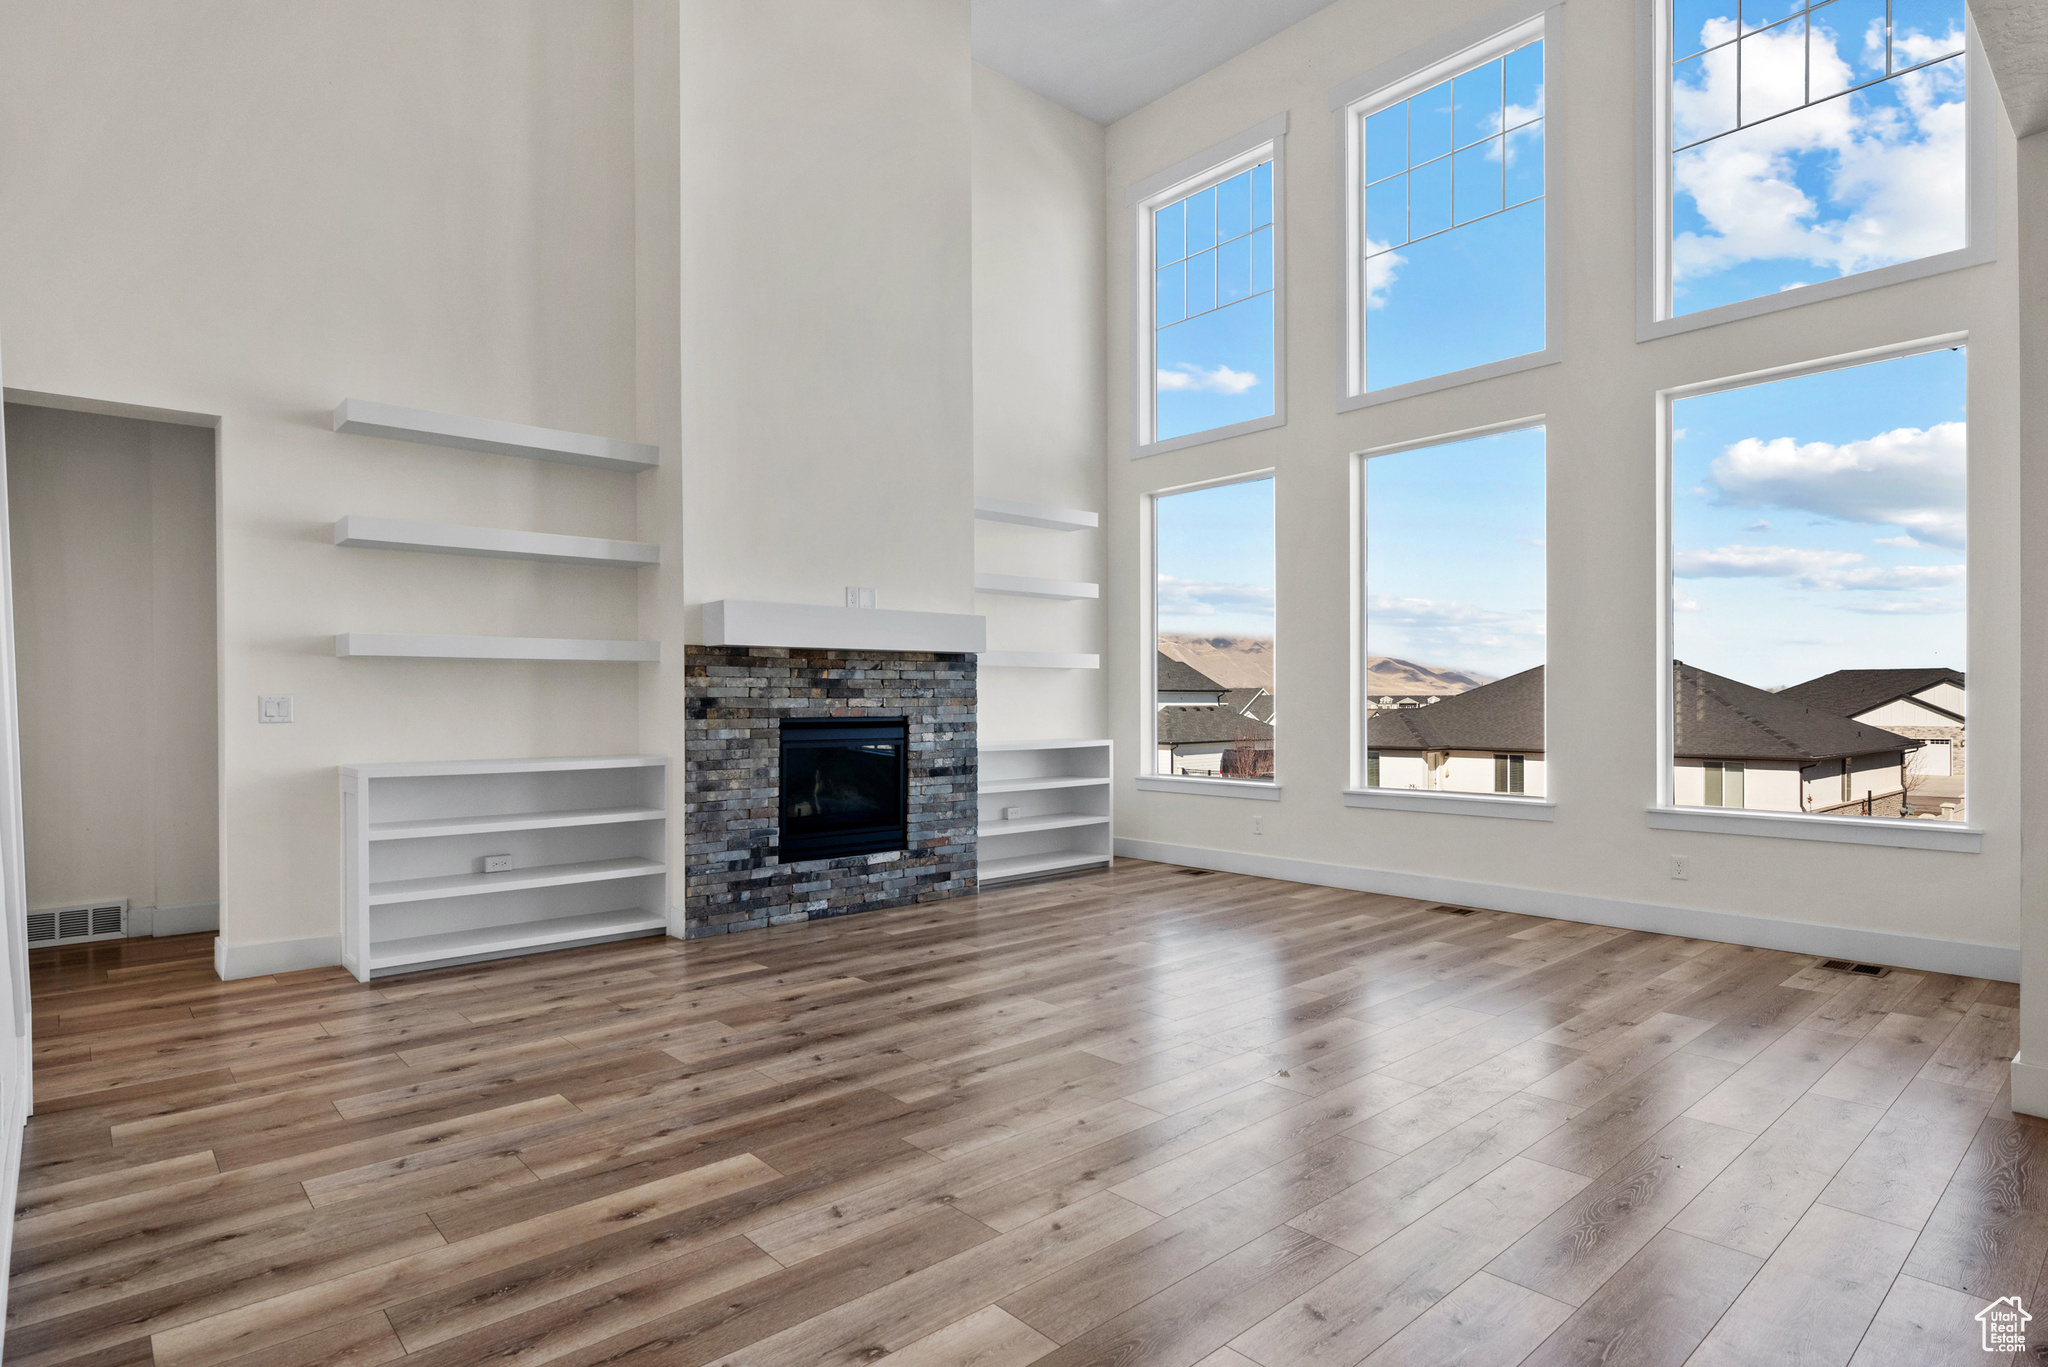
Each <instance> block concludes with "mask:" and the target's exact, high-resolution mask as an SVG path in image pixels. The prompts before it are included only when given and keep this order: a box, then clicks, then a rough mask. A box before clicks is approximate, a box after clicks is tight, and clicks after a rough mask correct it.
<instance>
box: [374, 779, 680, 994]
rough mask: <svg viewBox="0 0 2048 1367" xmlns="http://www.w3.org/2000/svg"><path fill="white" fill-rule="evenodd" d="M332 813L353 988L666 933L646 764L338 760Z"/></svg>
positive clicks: (656, 783) (655, 804)
mask: <svg viewBox="0 0 2048 1367" xmlns="http://www.w3.org/2000/svg"><path fill="white" fill-rule="evenodd" d="M341 805H342V824H343V832H344V840H345V842H346V877H345V889H344V892H345V895H344V898H343V933H342V962H343V963H344V964H346V965H347V967H348V969H349V971H350V972H352V973H354V974H355V975H356V977H357V978H359V979H361V980H363V981H364V982H368V981H369V980H370V979H371V978H374V977H378V976H381V975H384V974H389V973H397V972H415V971H418V970H420V969H425V968H439V967H445V966H447V965H449V964H457V963H468V962H471V961H473V960H478V959H493V958H502V957H504V956H506V955H511V954H530V953H534V952H536V951H539V950H547V949H567V948H570V947H571V946H575V945H587V944H597V943H599V942H602V941H605V940H621V939H627V938H629V937H632V936H636V935H658V934H662V933H665V932H666V931H667V930H668V929H669V921H668V866H667V865H666V864H665V863H663V862H662V861H663V859H664V857H665V849H666V838H665V837H666V832H667V827H668V761H667V760H666V759H664V758H663V757H661V756H659V755H612V756H599V757H595V758H585V759H537V760H531V759H530V760H458V761H450V762H448V763H400V764H351V765H345V766H343V768H342V770H341ZM495 856H503V857H505V858H506V859H507V860H508V861H509V865H510V866H509V867H507V868H505V869H502V870H495V869H494V870H492V871H489V872H486V871H485V867H484V864H485V860H486V858H488V857H495Z"/></svg>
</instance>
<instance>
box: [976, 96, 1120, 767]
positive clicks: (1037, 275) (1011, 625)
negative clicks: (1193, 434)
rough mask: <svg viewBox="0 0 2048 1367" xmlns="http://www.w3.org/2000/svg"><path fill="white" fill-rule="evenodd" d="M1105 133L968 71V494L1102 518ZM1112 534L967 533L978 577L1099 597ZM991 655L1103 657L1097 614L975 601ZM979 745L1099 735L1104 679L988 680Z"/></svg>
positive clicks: (1000, 599)
mask: <svg viewBox="0 0 2048 1367" xmlns="http://www.w3.org/2000/svg"><path fill="white" fill-rule="evenodd" d="M1102 145H1103V130H1102V129H1101V127H1099V126H1098V125H1096V124H1094V123H1091V122H1090V121H1089V120H1087V119H1084V118H1082V117H1081V116H1080V115H1079V114H1075V113H1073V112H1071V111H1069V110H1067V109H1063V108H1061V107H1060V106H1059V105H1056V104H1054V103H1053V102H1052V101H1050V100H1048V99H1045V98H1044V97H1043V96H1040V95H1036V94H1034V93H1032V92H1031V91H1029V90H1026V89H1025V88H1024V87H1023V86H1020V85H1018V84H1017V83H1016V82H1015V81H1012V80H1010V79H1009V78H1008V77H1006V76H1003V75H1000V74H998V73H997V72H994V71H991V70H989V69H988V68H987V67H983V66H977V67H975V68H974V488H975V492H976V493H978V494H982V495H985V496H987V497H990V498H1003V499H1011V500H1014V501H1017V502H1021V503H1044V504H1051V505H1053V506H1055V507H1065V508H1082V509H1086V510H1088V511H1091V512H1096V513H1100V512H1101V511H1102V509H1103V501H1104V499H1105V497H1106V495H1107V489H1106V488H1105V480H1104V474H1103V458H1102V443H1103V430H1102V420H1103V395H1104V392H1105V385H1106V383H1107V373H1106V371H1107V358H1106V357H1105V355H1104V353H1103V322H1102V285H1103V275H1102V272H1103V238H1102V233H1103V204H1102ZM1105 537H1106V533H1105V532H1104V531H1101V530H1097V531H1084V532H1053V531H1046V530H1044V529H1041V528H1037V527H1019V526H1016V525H1014V524H1010V523H1003V522H977V523H975V524H974V555H975V565H976V567H977V568H978V569H980V570H983V571H985V572H988V573H993V574H1014V575H1026V576H1030V577H1034V578H1040V579H1066V580H1078V581H1081V582H1083V583H1100V582H1101V581H1102V579H1103V577H1104V572H1105V570H1106V568H1107V563H1106V558H1105V554H1104V547H1105ZM974 610H975V611H976V612H980V613H983V614H985V615H986V616H987V617H988V643H989V649H991V650H1037V651H1053V652H1057V653H1061V654H1100V653H1101V652H1102V650H1103V627H1104V613H1105V604H1104V602H1103V601H1102V600H1100V599H1098V600H1096V601H1094V602H1088V601H1079V602H1061V601H1057V600H1050V599H1039V598H1016V597H1006V596H1001V595H997V594H981V595H979V596H978V597H977V600H976V604H975V609H974ZM980 680H981V718H980V728H981V736H982V739H984V740H988V741H1006V740H1042V739H1050V738H1054V737H1062V736H1089V737H1093V736H1102V735H1106V734H1107V729H1106V728H1107V726H1108V717H1107V715H1106V710H1105V695H1104V689H1103V673H1102V671H1101V670H1088V669H1019V668H989V667H984V668H983V669H982V670H981V673H980Z"/></svg>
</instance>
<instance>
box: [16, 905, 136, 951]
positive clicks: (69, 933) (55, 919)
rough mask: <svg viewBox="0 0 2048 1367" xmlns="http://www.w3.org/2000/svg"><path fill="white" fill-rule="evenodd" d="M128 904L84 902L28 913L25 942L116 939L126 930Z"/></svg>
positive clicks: (69, 942)
mask: <svg viewBox="0 0 2048 1367" xmlns="http://www.w3.org/2000/svg"><path fill="white" fill-rule="evenodd" d="M127 920H128V903H127V902H126V901H125V900H124V901H120V902H85V903H81V904H80V905H78V906H75V907H51V908H50V909H49V910H48V911H32V912H30V913H29V914H28V943H29V947H30V948H31V949H33V948H35V947H36V946H38V945H75V944H83V943H85V942H86V941H87V940H118V939H120V938H121V936H122V934H123V933H124V932H125V930H126V925H127Z"/></svg>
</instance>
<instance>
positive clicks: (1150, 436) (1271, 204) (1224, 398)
mask: <svg viewBox="0 0 2048 1367" xmlns="http://www.w3.org/2000/svg"><path fill="white" fill-rule="evenodd" d="M1236 141H1237V142H1247V141H1249V142H1251V143H1252V145H1251V146H1250V147H1248V148H1245V149H1242V150H1238V151H1235V152H1234V153H1233V152H1232V151H1231V146H1232V145H1231V144H1225V145H1224V146H1223V147H1222V148H1219V149H1215V150H1214V151H1213V152H1212V153H1208V154H1204V155H1203V157H1201V158H1197V159H1196V163H1197V164H1198V165H1199V167H1200V169H1199V170H1198V171H1196V172H1195V173H1193V174H1183V173H1184V172H1185V171H1186V170H1187V168H1186V167H1185V166H1182V167H1176V168H1174V169H1173V170H1172V171H1169V172H1167V173H1164V175H1163V176H1162V177H1154V180H1153V181H1148V182H1145V183H1144V184H1142V185H1141V186H1139V187H1136V188H1135V189H1134V191H1133V193H1134V195H1139V196H1140V197H1139V198H1138V199H1137V200H1136V205H1137V213H1138V236H1139V250H1138V286H1139V288H1138V296H1139V299H1138V303H1139V308H1138V314H1139V317H1138V323H1139V333H1140V345H1139V353H1140V356H1139V360H1140V365H1139V385H1138V389H1139V407H1140V411H1139V414H1138V450H1139V453H1140V454H1150V453H1152V452H1154V451H1165V450H1172V449H1175V448H1177V447H1181V446H1187V445H1191V444H1194V443H1196V442H1201V441H1213V440H1215V439H1217V438H1220V437H1227V436H1234V435H1238V434H1240V433H1243V432H1249V431H1255V430H1257V429H1259V428H1261V427H1269V426H1273V425H1275V424H1277V423H1278V422H1279V421H1280V418H1281V413H1282V410H1281V392H1280V381H1281V376H1280V370H1281V367H1280V354H1279V347H1278V346H1277V344H1276V338H1277V337H1278V313H1279V308H1278V299H1279V291H1278V288H1277V287H1278V282H1279V277H1280V261H1281V259H1282V251H1281V244H1280V222H1279V218H1280V205H1279V193H1278V192H1279V166H1280V153H1279V135H1278V133H1277V131H1273V130H1269V129H1264V128H1262V129H1256V130H1253V132H1252V133H1250V134H1246V135H1244V136H1243V137H1242V138H1240V139H1238V140H1236ZM1162 179H1164V180H1166V181H1168V182H1170V183H1168V184H1166V185H1164V186H1163V187H1160V188H1156V189H1152V187H1153V186H1154V182H1157V181H1159V180H1162ZM1148 189H1151V190H1152V192H1151V193H1149V194H1140V192H1141V191H1145V190H1148Z"/></svg>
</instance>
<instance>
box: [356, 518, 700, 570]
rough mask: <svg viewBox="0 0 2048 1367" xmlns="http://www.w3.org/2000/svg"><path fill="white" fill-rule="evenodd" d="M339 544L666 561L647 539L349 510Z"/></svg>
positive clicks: (622, 562)
mask: <svg viewBox="0 0 2048 1367" xmlns="http://www.w3.org/2000/svg"><path fill="white" fill-rule="evenodd" d="M334 544H335V545H337V546H361V547H364V548H366V549H370V550H380V551H426V552H429V553H432V554H437V555H479V556H489V557H491V558H493V559H497V560H540V561H545V562H547V563H548V564H551V565H606V566H611V567H614V568H618V569H629V570H637V569H639V568H641V567H642V566H643V565H657V564H660V563H661V547H659V546H654V545H649V544H648V543H647V542H644V541H607V540H605V539H604V538H602V537H595V536H559V535H557V534H555V533H553V532H514V531H505V530H501V529H500V528H497V527H458V526H455V525H453V524H451V523H446V522H408V521H406V520H405V519H404V518H397V517H365V516H364V515H363V514H361V513H349V514H348V515H346V516H345V517H343V518H341V519H340V520H339V521H337V522H336V523H335V524H334Z"/></svg>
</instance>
